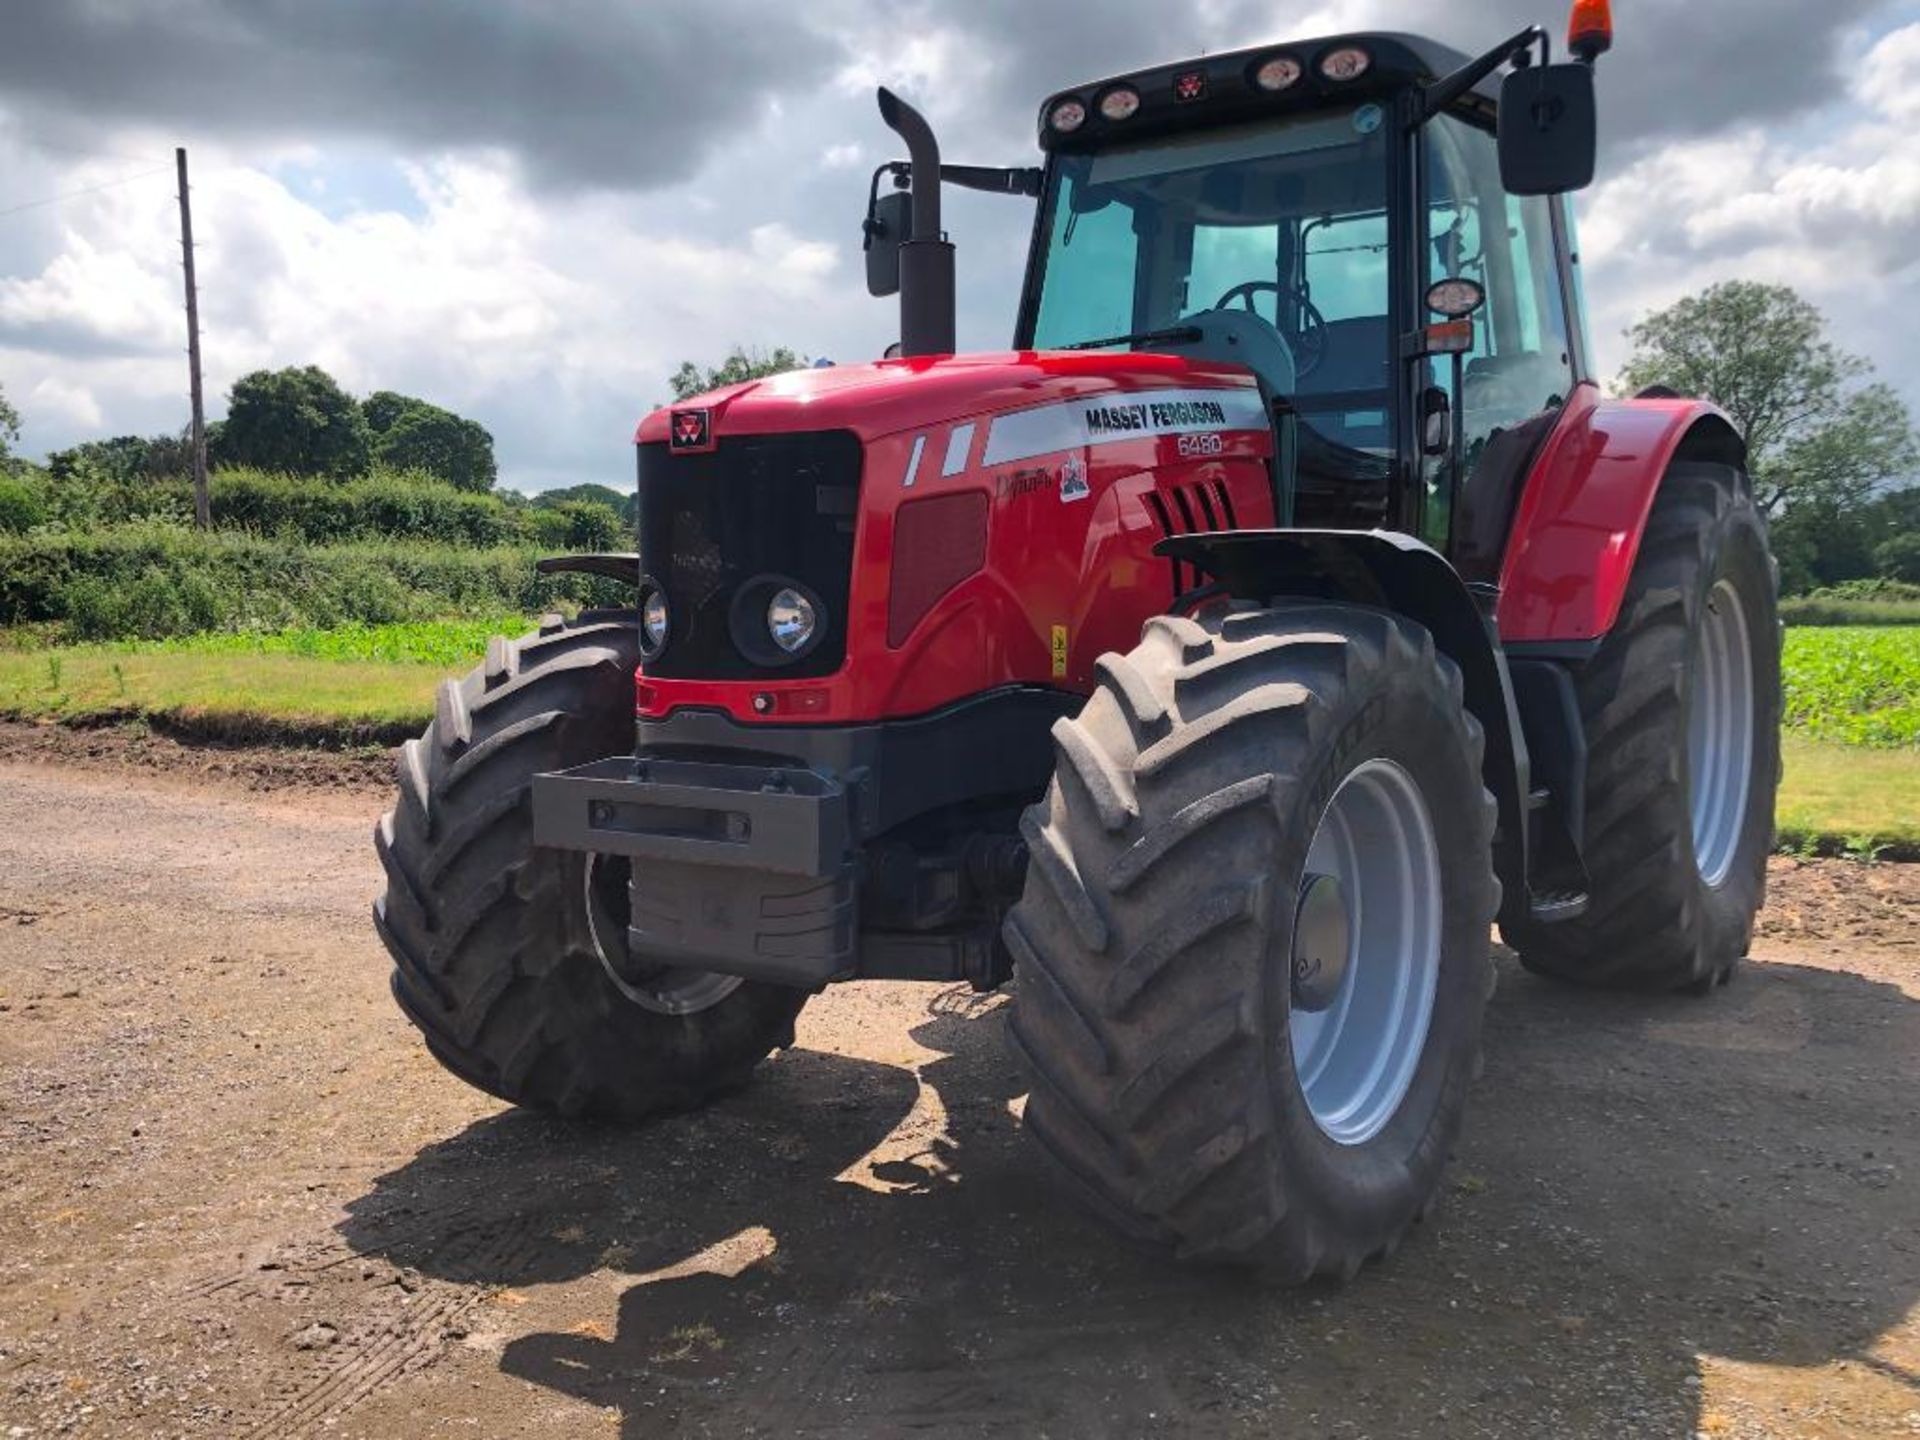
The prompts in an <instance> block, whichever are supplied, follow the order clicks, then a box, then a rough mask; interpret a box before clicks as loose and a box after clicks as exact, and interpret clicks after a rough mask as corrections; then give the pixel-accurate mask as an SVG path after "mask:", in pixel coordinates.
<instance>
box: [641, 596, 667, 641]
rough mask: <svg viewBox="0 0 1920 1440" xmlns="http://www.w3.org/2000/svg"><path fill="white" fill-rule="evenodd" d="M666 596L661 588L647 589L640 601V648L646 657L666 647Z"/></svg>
mask: <svg viewBox="0 0 1920 1440" xmlns="http://www.w3.org/2000/svg"><path fill="white" fill-rule="evenodd" d="M670 619H671V617H670V616H669V615H668V613H667V596H666V592H665V591H663V590H649V591H647V593H646V595H645V596H644V597H642V599H641V601H640V648H641V650H642V652H643V653H644V654H645V655H647V656H648V657H652V656H655V655H658V654H659V653H660V652H661V651H662V650H664V649H666V647H667V628H668V625H669V623H670Z"/></svg>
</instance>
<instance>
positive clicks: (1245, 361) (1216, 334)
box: [1152, 310, 1299, 403]
mask: <svg viewBox="0 0 1920 1440" xmlns="http://www.w3.org/2000/svg"><path fill="white" fill-rule="evenodd" d="M1179 325H1180V328H1182V329H1188V330H1193V331H1195V332H1197V333H1196V334H1195V335H1194V336H1193V338H1191V339H1186V340H1156V341H1154V342H1153V347H1152V348H1153V350H1154V352H1155V353H1156V354H1167V355H1191V356H1193V357H1195V358H1196V359H1201V360H1228V361H1231V362H1233V363H1234V364H1236V365H1244V366H1246V367H1247V368H1248V369H1249V370H1251V371H1253V373H1254V374H1255V375H1257V376H1258V377H1259V378H1260V384H1261V387H1262V388H1263V389H1264V390H1265V391H1266V398H1267V400H1268V402H1269V403H1271V402H1272V401H1273V400H1274V399H1276V398H1278V397H1289V396H1291V395H1292V394H1293V392H1294V387H1295V386H1296V385H1297V384H1298V382H1299V377H1298V374H1297V373H1296V370H1295V366H1294V363H1293V351H1292V349H1291V348H1290V347H1289V346H1288V345H1287V342H1286V340H1285V339H1284V338H1283V337H1282V336H1281V334H1280V332H1279V331H1278V330H1276V329H1274V328H1273V326H1272V325H1270V324H1268V323H1267V322H1266V321H1265V320H1263V319H1261V318H1260V317H1259V316H1258V315H1255V314H1253V313H1252V312H1250V311H1247V310H1201V311H1198V312H1196V313H1195V314H1192V315H1185V316H1182V317H1181V319H1180V321H1179Z"/></svg>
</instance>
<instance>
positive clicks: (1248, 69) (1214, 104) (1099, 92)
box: [1039, 31, 1498, 151]
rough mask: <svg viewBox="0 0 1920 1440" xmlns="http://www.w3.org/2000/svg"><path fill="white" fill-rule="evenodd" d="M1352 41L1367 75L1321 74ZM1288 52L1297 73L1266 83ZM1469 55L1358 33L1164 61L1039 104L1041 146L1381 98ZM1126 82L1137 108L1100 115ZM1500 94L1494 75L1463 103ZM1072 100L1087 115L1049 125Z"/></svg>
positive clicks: (1086, 146) (1074, 146)
mask: <svg viewBox="0 0 1920 1440" xmlns="http://www.w3.org/2000/svg"><path fill="white" fill-rule="evenodd" d="M1348 49H1358V50H1361V51H1363V52H1365V54H1366V55H1367V57H1368V64H1367V67H1366V70H1365V71H1364V73H1362V74H1360V75H1359V76H1357V77H1355V78H1353V79H1350V80H1332V79H1328V78H1327V77H1326V76H1325V75H1323V74H1322V73H1321V68H1320V67H1321V64H1322V62H1323V61H1325V59H1326V58H1327V57H1328V56H1329V55H1332V54H1333V53H1334V52H1336V51H1339V50H1348ZM1283 57H1284V58H1289V59H1292V60H1293V61H1294V62H1295V63H1297V64H1298V65H1299V67H1300V77H1299V79H1298V80H1296V81H1295V82H1294V83H1293V84H1292V85H1290V86H1288V87H1287V88H1286V89H1284V90H1279V91H1269V90H1264V89H1262V88H1261V87H1260V85H1259V84H1258V82H1257V81H1256V80H1255V78H1254V77H1255V76H1256V75H1257V74H1258V72H1259V70H1260V68H1261V67H1262V66H1264V65H1265V64H1267V62H1268V61H1270V60H1276V59H1281V58H1283ZM1471 59H1472V57H1471V56H1469V55H1465V54H1462V53H1461V52H1460V51H1458V50H1455V49H1454V48H1453V47H1452V46H1450V45H1442V44H1440V43H1439V42H1438V41H1436V40H1429V39H1427V38H1425V37H1424V36H1420V35H1403V34H1398V33H1395V32H1390V31H1362V32H1359V33H1355V34H1349V35H1328V36H1322V37H1320V38H1318V39H1313V40H1292V41H1285V42H1281V43H1276V44H1272V45H1260V46H1256V47H1253V48H1251V49H1247V50H1233V51H1228V52H1226V53H1224V54H1220V55H1208V56H1205V57H1204V58H1202V59H1198V60H1186V61H1182V62H1179V63H1177V64H1171V65H1158V66H1155V67H1153V68H1152V69H1148V70H1135V71H1132V72H1130V73H1128V74H1125V75H1114V76H1109V77H1108V78H1107V79H1105V80H1096V81H1092V82H1090V83H1088V84H1085V85H1074V86H1070V87H1068V88H1067V89H1065V90H1060V91H1056V92H1055V93H1054V94H1052V95H1050V96H1048V97H1047V100H1046V102H1045V103H1044V104H1043V105H1041V107H1040V117H1039V127H1040V148H1041V149H1043V150H1048V151H1055V150H1058V151H1079V150H1098V149H1100V148H1102V147H1103V146H1106V145H1112V144H1116V143H1124V142H1126V141H1128V140H1134V139H1145V138H1147V137H1149V136H1153V135H1163V134H1166V133H1168V132H1170V131H1177V130H1192V129H1198V128H1201V127H1203V126H1212V125H1224V124H1233V123H1244V122H1246V121H1248V120H1257V119H1260V118H1262V117H1265V116H1269V115H1276V114H1287V113H1290V112H1298V111H1300V110H1310V109H1316V108H1319V107H1321V106H1325V105H1330V104H1337V103H1339V102H1340V101H1342V100H1346V99H1353V100H1361V99H1366V98H1378V97H1380V96H1381V95H1384V94H1388V93H1391V92H1393V91H1397V90H1401V89H1404V88H1406V87H1407V86H1408V85H1411V84H1423V83H1425V82H1427V81H1431V80H1436V79H1438V78H1440V77H1441V76H1443V75H1449V74H1451V73H1453V72H1454V71H1455V70H1458V69H1459V68H1460V67H1461V66H1463V65H1465V64H1467V63H1468V62H1469V61H1470V60H1471ZM1121 89H1131V90H1133V91H1134V92H1136V93H1137V94H1138V95H1139V97H1140V104H1139V108H1138V109H1137V110H1135V111H1134V113H1133V114H1132V115H1130V116H1128V117H1127V118H1126V119H1122V120H1109V119H1108V118H1107V117H1106V116H1105V115H1103V114H1102V113H1101V110H1100V102H1101V100H1103V99H1104V98H1105V97H1106V96H1107V95H1109V94H1111V93H1112V92H1114V91H1116V90H1121ZM1497 93H1498V92H1497V89H1496V87H1495V82H1494V81H1493V80H1492V78H1491V77H1489V79H1487V80H1483V81H1482V82H1481V83H1480V84H1479V85H1477V86H1475V87H1474V90H1473V91H1472V92H1470V96H1469V99H1468V102H1467V103H1469V104H1470V105H1474V106H1476V107H1478V106H1485V107H1487V108H1488V109H1489V110H1490V109H1491V107H1492V104H1493V101H1494V98H1495V96H1496V94H1497ZM1066 100H1078V101H1079V102H1080V103H1081V104H1082V105H1083V106H1084V107H1085V109H1086V119H1085V121H1084V122H1083V123H1082V124H1081V125H1080V126H1079V127H1078V128H1077V129H1075V130H1073V131H1071V132H1062V131H1061V130H1059V129H1057V128H1055V127H1054V126H1053V125H1051V124H1050V123H1049V117H1050V116H1051V115H1052V114H1053V111H1054V108H1055V107H1056V106H1058V105H1059V104H1060V103H1061V102H1062V101H1066Z"/></svg>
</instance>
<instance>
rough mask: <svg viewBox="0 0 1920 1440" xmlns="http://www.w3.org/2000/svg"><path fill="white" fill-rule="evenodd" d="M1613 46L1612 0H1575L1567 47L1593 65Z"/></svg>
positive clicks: (1569, 23) (1568, 29)
mask: <svg viewBox="0 0 1920 1440" xmlns="http://www.w3.org/2000/svg"><path fill="white" fill-rule="evenodd" d="M1612 48H1613V5H1612V0H1573V15H1572V16H1571V17H1570V18H1569V19H1568V21H1567V49H1569V50H1571V51H1572V52H1573V53H1574V55H1575V56H1576V57H1578V58H1579V59H1581V60H1584V61H1586V62H1587V64H1589V65H1591V64H1592V63H1593V62H1594V61H1595V60H1597V59H1598V58H1599V57H1600V56H1602V55H1604V54H1606V53H1607V51H1609V50H1611V49H1612Z"/></svg>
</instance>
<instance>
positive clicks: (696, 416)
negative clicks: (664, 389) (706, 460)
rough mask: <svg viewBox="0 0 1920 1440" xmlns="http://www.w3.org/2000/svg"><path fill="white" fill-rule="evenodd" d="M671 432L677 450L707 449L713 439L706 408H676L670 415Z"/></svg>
mask: <svg viewBox="0 0 1920 1440" xmlns="http://www.w3.org/2000/svg"><path fill="white" fill-rule="evenodd" d="M668 424H669V432H668V433H669V434H670V436H671V437H672V438H671V445H672V448H673V449H675V450H707V449H711V448H712V445H713V441H712V438H711V429H710V426H709V422H708V414H707V412H706V411H705V410H675V411H674V412H673V414H672V415H671V416H670V417H669V421H668Z"/></svg>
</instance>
